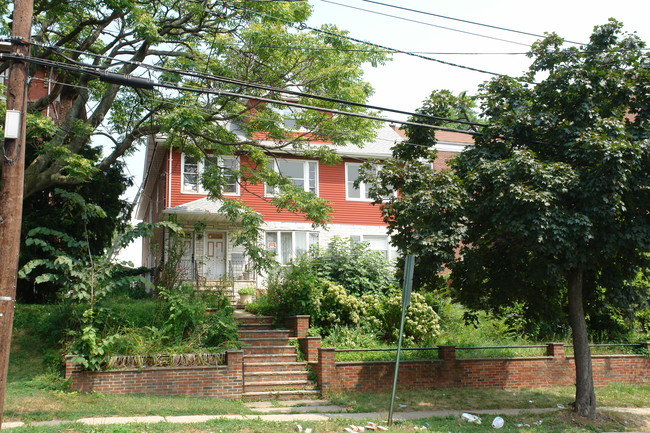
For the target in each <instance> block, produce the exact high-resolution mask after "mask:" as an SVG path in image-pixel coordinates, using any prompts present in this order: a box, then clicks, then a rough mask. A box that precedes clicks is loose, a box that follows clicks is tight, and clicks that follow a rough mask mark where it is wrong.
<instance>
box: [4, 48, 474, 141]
mask: <svg viewBox="0 0 650 433" xmlns="http://www.w3.org/2000/svg"><path fill="white" fill-rule="evenodd" d="M0 58H6V59H12V60H17V59H20V60H22V61H26V62H31V63H34V64H38V65H42V66H48V67H57V68H61V69H65V70H70V71H75V72H80V73H84V74H89V75H92V76H96V77H98V78H99V79H100V80H101V81H104V82H108V83H113V84H119V85H123V86H128V87H134V88H142V89H148V90H151V89H153V88H154V87H161V88H166V89H172V90H178V91H180V90H184V91H188V92H193V93H199V94H206V95H207V94H210V95H216V96H230V97H234V98H241V99H247V100H250V101H259V102H266V103H270V104H277V105H284V106H289V107H294V108H299V109H306V110H316V111H320V112H323V113H330V114H338V115H343V116H351V117H357V118H363V119H368V120H376V121H380V122H390V123H398V124H400V125H409V126H419V127H424V128H428V129H434V130H439V131H448V132H458V133H462V134H468V135H481V134H480V133H478V132H475V131H467V130H461V129H454V128H446V127H442V126H435V125H429V124H425V123H419V122H411V121H405V120H399V119H389V118H384V117H379V116H373V115H369V114H363V113H353V112H350V111H343V110H336V109H332V108H326V107H316V106H313V105H307V104H299V103H295V102H290V101H282V100H277V99H271V98H266V97H263V96H256V95H246V94H243V93H237V92H229V91H225V90H216V89H206V88H200V87H190V86H179V85H176V84H173V83H166V82H155V81H153V80H148V79H145V78H141V77H132V76H130V75H121V74H115V73H108V72H103V71H94V70H90V69H87V68H86V69H84V68H81V67H79V66H71V65H67V64H65V63H60V62H54V61H50V60H44V59H38V58H34V57H16V56H12V55H5V54H1V55H0ZM142 66H146V65H142ZM235 81H238V80H235ZM314 96H315V95H314ZM343 103H350V104H357V103H352V102H350V101H348V102H343ZM359 105H361V106H363V104H359ZM368 107H371V106H368ZM411 114H412V115H413V116H419V117H431V116H427V115H424V114H419V113H411ZM436 119H437V120H443V121H447V122H450V123H463V124H470V125H477V126H485V125H481V124H477V123H473V122H465V121H458V120H455V119H445V118H436Z"/></svg>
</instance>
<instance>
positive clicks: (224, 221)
mask: <svg viewBox="0 0 650 433" xmlns="http://www.w3.org/2000/svg"><path fill="white" fill-rule="evenodd" d="M221 205H222V202H221V201H220V200H211V199H208V198H201V199H198V200H195V201H192V202H189V203H187V204H185V205H181V206H175V207H173V208H169V209H166V210H165V211H163V213H164V214H168V215H169V218H170V220H174V221H175V222H176V223H177V224H179V225H180V226H182V227H183V230H184V236H183V237H182V238H180V239H179V238H176V240H174V241H172V239H173V236H169V237H168V241H167V243H166V251H167V256H168V257H167V259H168V260H172V261H173V262H174V263H176V265H175V268H176V270H177V272H178V275H179V277H180V279H181V280H183V281H185V282H188V283H191V284H193V285H195V286H196V287H197V288H198V289H199V290H219V291H221V292H223V293H224V294H225V295H226V296H227V297H228V298H230V299H231V302H232V303H233V304H236V303H237V301H238V298H239V297H238V295H237V291H238V290H239V289H241V288H244V287H257V285H258V274H257V272H256V271H255V267H254V266H253V263H252V261H251V260H250V259H249V258H248V257H247V255H246V251H245V249H244V247H243V246H241V245H235V242H234V239H233V234H234V233H235V232H236V231H237V230H239V229H241V225H240V223H239V222H238V221H231V220H229V219H228V218H227V217H226V216H225V215H224V214H223V213H222V212H221V211H220V208H221Z"/></svg>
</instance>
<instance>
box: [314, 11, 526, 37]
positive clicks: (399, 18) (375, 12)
mask: <svg viewBox="0 0 650 433" xmlns="http://www.w3.org/2000/svg"><path fill="white" fill-rule="evenodd" d="M321 1H322V2H325V3H330V4H333V5H337V6H343V7H346V8H350V9H356V10H359V11H362V12H369V13H371V14H375V15H381V16H385V17H389V18H394V19H397V20H402V21H408V22H411V23H416V24H422V25H425V26H429V27H435V28H438V29H443V30H449V31H452V32H458V33H463V34H466V35H470V36H477V37H479V38H485V39H492V40H495V41H500V42H507V43H509V44H515V45H523V46H525V47H530V44H525V43H523V42H516V41H511V40H508V39H502V38H497V37H494V36H488V35H482V34H480V33H474V32H468V31H466V30H460V29H454V28H451V27H445V26H440V25H437V24H432V23H427V22H424V21H418V20H414V19H411V18H404V17H398V16H396V15H390V14H385V13H382V12H377V11H373V10H370V9H364V8H360V7H358V6H352V5H346V4H343V3H338V2H335V1H331V0H321ZM373 3H374V2H373ZM387 6H389V5H387ZM400 9H401V8H400ZM407 10H412V9H407Z"/></svg>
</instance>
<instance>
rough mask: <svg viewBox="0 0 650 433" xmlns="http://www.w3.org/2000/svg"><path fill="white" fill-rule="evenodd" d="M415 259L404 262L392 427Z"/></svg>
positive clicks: (392, 396)
mask: <svg viewBox="0 0 650 433" xmlns="http://www.w3.org/2000/svg"><path fill="white" fill-rule="evenodd" d="M414 266H415V257H414V256H413V254H408V255H407V256H406V257H405V260H404V282H403V284H402V319H401V320H400V322H399V339H398V341H397V357H396V359H395V376H394V378H393V392H392V395H391V397H390V408H389V409H388V425H389V426H391V425H393V409H394V408H395V393H396V392H397V375H398V374H399V358H400V355H401V354H402V338H403V336H404V321H405V319H406V310H407V308H408V306H409V305H411V287H412V285H413V267H414Z"/></svg>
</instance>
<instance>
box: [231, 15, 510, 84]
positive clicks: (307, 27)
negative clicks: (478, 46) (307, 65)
mask: <svg viewBox="0 0 650 433" xmlns="http://www.w3.org/2000/svg"><path fill="white" fill-rule="evenodd" d="M228 6H229V7H231V8H233V9H238V10H243V11H246V12H250V13H253V14H257V15H262V16H266V17H268V18H273V19H274V20H278V21H281V22H284V23H286V24H288V25H291V26H295V25H296V24H295V23H294V22H291V21H288V20H284V19H282V18H278V17H274V16H273V15H269V14H265V13H262V12H258V11H254V10H251V9H247V8H242V7H239V6H233V5H228ZM297 28H298V29H299V30H310V31H313V32H317V33H322V34H326V35H329V36H334V37H337V38H341V39H347V40H349V41H352V42H357V43H359V44H364V45H368V46H371V47H376V48H381V49H383V50H388V51H390V52H392V53H400V54H406V55H409V56H413V57H418V58H421V59H424V60H429V61H431V62H437V63H441V64H443V65H448V66H453V67H456V68H461V69H467V70H470V71H474V72H480V73H482V74H488V75H495V76H499V77H505V76H507V75H506V74H500V73H498V72H491V71H486V70H484V69H479V68H474V67H471V66H465V65H459V64H457V63H452V62H447V61H445V60H440V59H435V58H433V57H428V56H423V55H421V54H416V53H412V52H409V51H404V50H399V49H397V48H391V47H387V46H385V45H379V44H375V43H372V42H368V41H364V40H361V39H356V38H353V37H350V36H346V35H342V34H340V33H334V32H330V31H327V30H323V29H318V28H315V27H311V26H308V25H307V24H306V23H300V24H299V25H298V26H297Z"/></svg>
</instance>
